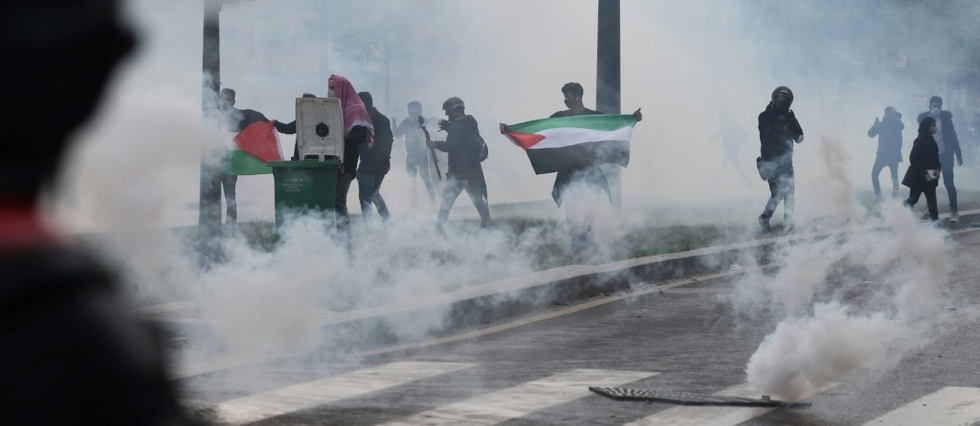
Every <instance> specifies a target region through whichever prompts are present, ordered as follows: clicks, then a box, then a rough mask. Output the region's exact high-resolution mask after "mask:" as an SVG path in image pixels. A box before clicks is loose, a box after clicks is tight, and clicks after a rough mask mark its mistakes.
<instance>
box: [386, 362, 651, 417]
mask: <svg viewBox="0 0 980 426" xmlns="http://www.w3.org/2000/svg"><path fill="white" fill-rule="evenodd" d="M657 374H658V373H652V372H637V371H616V370H588V369H580V370H572V371H568V372H564V373H559V374H555V375H552V376H548V377H545V378H543V379H540V380H534V381H531V382H527V383H523V384H520V385H517V386H514V387H510V388H507V389H503V390H499V391H496V392H491V393H489V394H486V395H483V396H478V397H476V398H472V399H468V400H465V401H461V402H457V403H454V404H449V405H445V406H442V407H438V408H434V409H432V410H428V411H424V412H421V413H418V414H415V415H412V416H408V417H404V418H401V419H398V420H395V421H393V422H388V423H384V425H387V426H392V425H425V426H437V425H464V424H465V425H494V424H497V423H501V422H505V421H507V420H510V419H515V418H518V417H522V416H525V415H528V414H530V413H533V412H535V411H540V410H543V409H545V408H548V407H552V406H555V405H559V404H563V403H566V402H569V401H573V400H576V399H579V398H583V397H586V396H589V395H591V394H592V392H591V391H589V386H605V387H611V386H621V385H624V384H627V383H631V382H635V381H637V380H641V379H646V378H648V377H653V376H655V375H657Z"/></svg>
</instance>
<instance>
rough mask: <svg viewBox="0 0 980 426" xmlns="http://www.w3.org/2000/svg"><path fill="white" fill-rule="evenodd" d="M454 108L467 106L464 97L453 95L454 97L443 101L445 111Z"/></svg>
mask: <svg viewBox="0 0 980 426" xmlns="http://www.w3.org/2000/svg"><path fill="white" fill-rule="evenodd" d="M453 108H466V105H464V104H463V100H462V99H460V98H457V97H455V96H453V97H451V98H449V99H446V102H443V103H442V110H443V111H449V110H451V109H453Z"/></svg>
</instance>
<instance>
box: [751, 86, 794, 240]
mask: <svg viewBox="0 0 980 426" xmlns="http://www.w3.org/2000/svg"><path fill="white" fill-rule="evenodd" d="M790 105H793V92H792V91H791V90H789V88H788V87H786V86H779V87H777V88H776V90H773V92H772V98H771V100H770V101H769V105H768V106H767V107H766V110H765V111H762V113H761V114H759V141H760V142H761V143H762V152H761V154H762V155H761V156H759V158H757V159H756V166H757V167H758V169H759V176H760V177H761V178H762V180H764V181H767V182H769V201H768V202H767V203H766V208H765V209H764V210H763V211H762V214H761V215H759V225H761V226H762V230H763V231H766V232H769V231H770V228H769V219H770V218H771V217H772V213H773V212H774V211H776V206H778V205H779V202H780V201H783V227H784V228H785V229H791V228H792V227H793V208H794V207H795V204H796V203H795V199H794V197H795V192H796V183H795V181H794V180H795V177H794V173H793V144H794V143H801V142H803V129H802V128H801V127H800V122H799V121H796V115H795V114H793V110H791V109H789V107H790Z"/></svg>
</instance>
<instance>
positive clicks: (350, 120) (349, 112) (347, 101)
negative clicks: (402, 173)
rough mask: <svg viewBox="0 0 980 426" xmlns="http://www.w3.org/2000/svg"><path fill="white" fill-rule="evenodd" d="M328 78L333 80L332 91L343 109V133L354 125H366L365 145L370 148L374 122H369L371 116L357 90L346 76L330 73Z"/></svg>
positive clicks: (372, 139) (372, 141)
mask: <svg viewBox="0 0 980 426" xmlns="http://www.w3.org/2000/svg"><path fill="white" fill-rule="evenodd" d="M330 79H331V80H333V91H334V93H335V94H336V95H337V97H338V98H340V107H341V108H343V109H344V135H345V136H346V135H347V134H348V133H350V131H351V130H352V129H353V128H354V127H357V126H364V127H367V129H368V137H367V145H368V148H370V147H371V146H372V145H374V124H373V123H372V122H371V116H370V115H369V114H368V110H367V108H366V107H365V106H364V102H363V101H361V97H360V96H358V95H357V90H354V85H353V84H350V80H348V79H347V78H346V77H344V76H340V75H337V74H331V75H330Z"/></svg>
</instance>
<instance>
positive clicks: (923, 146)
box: [902, 117, 946, 222]
mask: <svg viewBox="0 0 980 426" xmlns="http://www.w3.org/2000/svg"><path fill="white" fill-rule="evenodd" d="M936 123H937V121H936V119H935V118H932V117H924V118H923V119H922V121H920V122H919V136H918V137H917V138H915V142H913V143H912V152H910V153H909V169H908V170H907V171H905V177H904V178H902V185H905V186H907V187H909V198H908V199H907V200H905V205H906V206H908V207H914V206H915V203H917V202H919V196H920V195H922V194H925V196H926V206H927V207H928V209H929V217H930V218H932V221H933V222H936V221H938V220H939V208H938V207H937V206H936V188H937V187H939V174H940V170H942V164H941V162H940V156H939V146H938V145H937V144H936V139H935V135H936V134H937V132H938V130H939V129H938V125H937V124H936ZM942 174H946V170H942Z"/></svg>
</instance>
